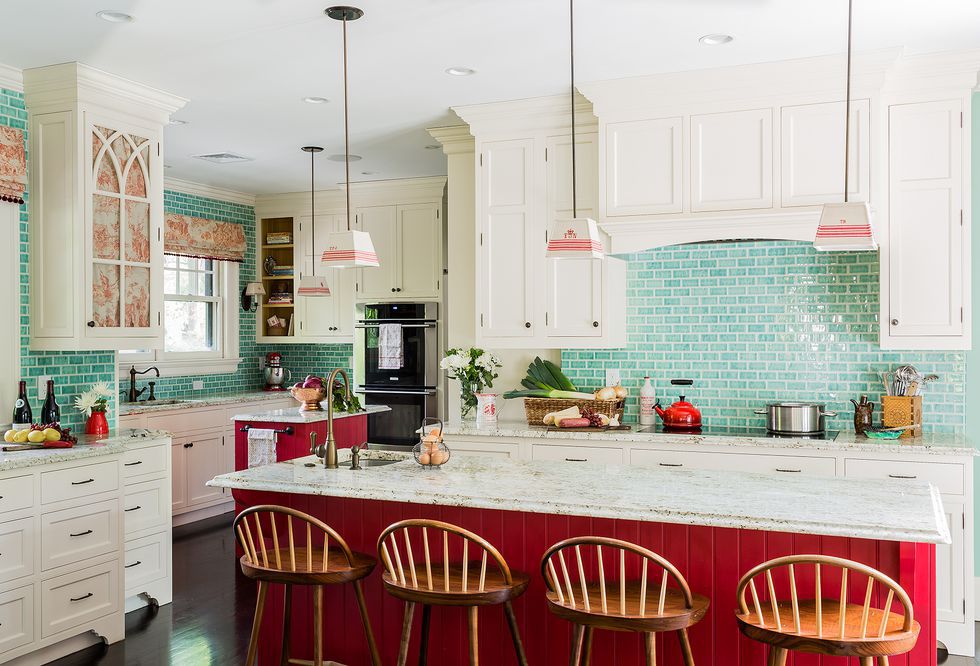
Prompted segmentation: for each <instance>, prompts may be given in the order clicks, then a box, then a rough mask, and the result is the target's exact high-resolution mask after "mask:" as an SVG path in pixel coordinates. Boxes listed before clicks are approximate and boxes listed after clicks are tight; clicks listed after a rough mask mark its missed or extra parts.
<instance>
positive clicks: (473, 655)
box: [467, 606, 480, 666]
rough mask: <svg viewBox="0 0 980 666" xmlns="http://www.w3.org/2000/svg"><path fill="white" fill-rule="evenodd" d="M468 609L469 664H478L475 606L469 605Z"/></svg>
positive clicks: (475, 665)
mask: <svg viewBox="0 0 980 666" xmlns="http://www.w3.org/2000/svg"><path fill="white" fill-rule="evenodd" d="M467 610H468V611H469V625H470V666H479V664H480V642H479V639H478V638H477V636H478V634H477V621H476V618H477V610H478V609H477V607H476V606H470V607H469V608H468V609H467Z"/></svg>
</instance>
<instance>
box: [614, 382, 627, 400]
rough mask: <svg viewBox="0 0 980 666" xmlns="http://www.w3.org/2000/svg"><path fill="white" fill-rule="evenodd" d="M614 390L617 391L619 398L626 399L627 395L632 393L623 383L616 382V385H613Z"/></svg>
mask: <svg viewBox="0 0 980 666" xmlns="http://www.w3.org/2000/svg"><path fill="white" fill-rule="evenodd" d="M613 390H614V391H616V399H617V400H625V399H626V396H628V395H629V394H630V392H629V391H627V390H626V387H625V386H623V385H622V384H616V385H615V386H613Z"/></svg>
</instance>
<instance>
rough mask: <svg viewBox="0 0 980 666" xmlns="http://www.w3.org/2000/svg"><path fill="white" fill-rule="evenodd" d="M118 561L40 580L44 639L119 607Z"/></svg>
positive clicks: (112, 611)
mask: <svg viewBox="0 0 980 666" xmlns="http://www.w3.org/2000/svg"><path fill="white" fill-rule="evenodd" d="M119 599H120V595H119V563H118V562H116V561H115V560H113V561H111V562H106V563H105V564H100V565H98V566H94V567H89V568H87V569H82V570H81V571H74V572H72V573H68V574H65V575H63V576H58V577H56V578H51V579H50V580H46V581H43V582H42V583H41V635H42V636H43V637H44V638H47V637H48V636H53V635H55V634H57V633H58V632H61V631H65V630H67V629H71V628H72V627H77V626H78V625H80V624H84V623H86V622H89V621H90V620H95V619H97V618H100V617H104V616H106V615H109V614H110V613H114V612H115V611H117V610H119Z"/></svg>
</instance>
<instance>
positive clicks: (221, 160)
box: [192, 152, 252, 164]
mask: <svg viewBox="0 0 980 666" xmlns="http://www.w3.org/2000/svg"><path fill="white" fill-rule="evenodd" d="M192 157H194V158H196V159H199V160H204V161H206V162H214V163H215V164H234V163H235V162H251V161H252V158H251V157H245V156H244V155H239V154H238V153H229V152H225V153H205V154H203V155H192Z"/></svg>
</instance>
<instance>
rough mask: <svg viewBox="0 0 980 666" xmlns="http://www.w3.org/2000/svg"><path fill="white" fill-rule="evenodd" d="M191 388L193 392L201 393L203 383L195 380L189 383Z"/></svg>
mask: <svg viewBox="0 0 980 666" xmlns="http://www.w3.org/2000/svg"><path fill="white" fill-rule="evenodd" d="M191 388H192V389H194V390H195V391H203V390H204V382H203V381H202V380H200V379H195V380H194V381H193V382H191Z"/></svg>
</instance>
